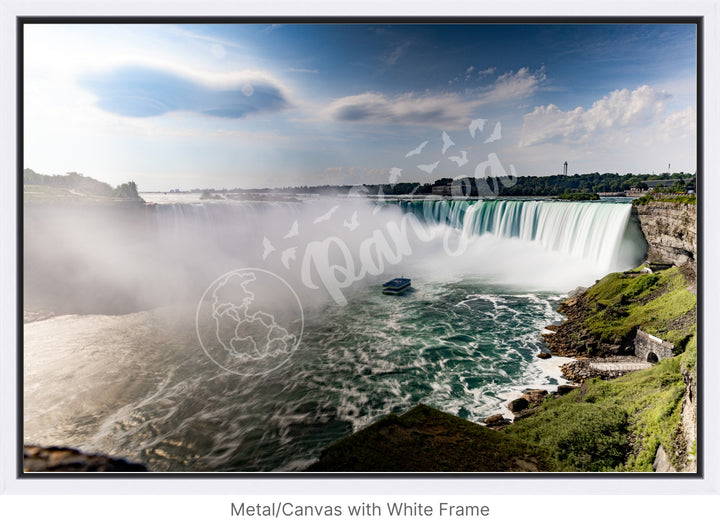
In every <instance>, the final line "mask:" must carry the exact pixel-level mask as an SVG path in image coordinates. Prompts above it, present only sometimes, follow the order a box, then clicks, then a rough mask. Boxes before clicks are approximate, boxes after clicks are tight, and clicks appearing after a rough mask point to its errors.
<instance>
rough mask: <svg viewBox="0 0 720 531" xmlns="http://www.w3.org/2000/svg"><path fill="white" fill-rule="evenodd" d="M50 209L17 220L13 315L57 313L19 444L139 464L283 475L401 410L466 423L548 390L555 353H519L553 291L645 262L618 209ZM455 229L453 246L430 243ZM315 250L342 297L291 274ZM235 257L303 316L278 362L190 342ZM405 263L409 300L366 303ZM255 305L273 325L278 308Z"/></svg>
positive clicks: (35, 336) (535, 205) (428, 204)
mask: <svg viewBox="0 0 720 531" xmlns="http://www.w3.org/2000/svg"><path fill="white" fill-rule="evenodd" d="M48 212H49V211H47V210H46V211H35V212H31V211H27V212H26V220H25V228H26V232H25V234H26V237H25V246H24V250H25V268H26V269H25V273H26V274H25V303H26V306H32V304H38V305H42V302H43V301H45V302H46V303H47V305H48V306H49V307H50V309H51V310H54V311H55V312H56V314H58V316H57V317H54V318H50V319H47V320H44V321H38V322H31V323H27V324H26V325H25V327H24V365H25V369H24V439H25V441H26V442H27V443H34V444H44V445H62V446H72V447H77V448H80V449H82V450H85V451H87V452H100V453H106V454H112V455H118V456H124V457H127V458H129V459H131V460H135V461H140V462H143V463H145V464H146V465H148V466H149V467H150V468H151V469H152V470H157V471H165V470H172V471H184V470H190V471H268V470H299V469H302V468H303V467H304V466H306V465H308V464H309V463H310V462H311V461H312V460H313V459H314V458H316V457H317V456H318V455H319V453H320V451H321V450H322V449H323V448H324V447H326V446H327V445H329V444H330V443H332V442H334V441H336V440H337V439H339V438H341V437H343V436H345V435H348V434H350V433H351V432H352V431H353V430H357V429H359V428H362V427H363V426H365V425H367V424H369V423H370V422H372V421H374V420H376V419H378V418H380V417H381V416H383V415H385V414H388V413H391V412H394V413H401V412H403V411H405V410H407V409H408V408H409V407H411V406H413V405H414V404H416V403H418V402H424V403H427V404H429V405H432V406H435V407H438V408H439V409H442V410H444V411H447V412H449V413H453V414H457V415H460V416H462V417H465V418H468V419H470V420H472V421H476V422H480V421H482V420H483V419H484V418H485V417H487V416H488V415H490V414H494V413H498V412H501V413H502V412H505V411H506V410H505V409H504V405H505V404H506V403H507V401H508V400H510V399H512V398H514V397H515V396H518V395H519V393H520V392H521V391H522V390H523V389H525V388H527V387H534V388H546V389H552V388H554V387H555V386H557V385H558V384H559V383H561V382H562V379H561V377H560V373H559V370H558V365H559V363H560V362H561V360H558V358H553V359H550V360H539V359H538V358H537V354H538V353H540V352H541V351H542V350H543V349H544V348H545V347H544V346H543V344H542V341H541V340H540V336H539V334H540V331H541V330H542V329H543V328H544V327H545V326H546V325H547V324H549V323H552V322H553V321H555V320H557V319H558V318H559V315H558V314H557V313H555V311H554V308H555V307H556V306H557V303H558V302H559V301H560V300H561V299H562V297H563V294H564V293H566V292H567V291H568V290H569V289H572V288H574V287H575V286H577V285H578V284H583V283H584V284H585V285H587V283H588V282H592V281H593V279H594V278H599V276H598V275H603V274H605V273H607V272H608V271H610V270H611V269H613V268H617V267H627V266H630V265H636V264H637V262H638V261H639V259H640V257H641V256H640V255H641V254H642V253H643V248H642V242H641V236H640V237H638V235H637V233H636V232H633V231H637V228H636V227H635V228H634V225H633V223H632V220H630V219H629V216H630V205H627V204H611V203H592V204H590V203H562V202H545V201H478V202H474V203H472V202H464V201H404V202H401V204H400V205H399V206H398V205H397V204H390V203H382V204H378V203H373V202H369V201H358V200H339V199H338V200H329V199H326V200H320V199H318V200H314V201H307V202H295V203H282V202H278V203H273V202H265V203H263V202H260V203H250V202H247V203H241V202H232V203H231V202H227V203H220V202H214V203H204V204H200V203H197V204H184V205H178V204H156V205H145V206H137V207H136V208H135V209H134V210H133V209H130V210H127V211H122V212H115V213H113V214H112V215H108V214H107V212H104V211H102V209H98V210H95V211H92V212H89V211H88V210H87V209H83V210H82V212H78V213H76V214H71V213H70V211H69V210H64V211H58V212H56V213H55V214H53V215H50V214H49V213H48ZM403 231H404V232H403ZM460 240H464V241H465V243H466V247H465V248H463V249H464V253H451V254H448V252H447V245H446V244H447V243H448V242H450V247H452V248H453V249H455V248H457V247H454V246H453V245H454V244H455V243H456V242H457V241H460ZM313 246H314V248H315V249H326V250H327V256H326V257H325V259H326V262H327V263H326V265H327V267H328V268H329V270H330V271H331V273H332V274H331V275H329V276H330V278H331V279H334V281H336V282H338V283H342V286H343V287H342V288H340V289H339V291H340V292H341V293H342V295H343V297H344V299H345V300H346V305H344V306H343V305H339V304H337V303H336V301H335V300H334V299H333V298H332V297H330V296H329V295H328V291H327V290H326V289H325V288H326V287H327V286H326V284H323V283H322V282H320V281H319V280H318V278H319V277H318V274H319V273H321V271H318V270H315V271H311V272H310V274H309V275H308V276H307V278H309V279H311V280H312V281H313V282H314V283H315V285H314V287H309V286H308V285H306V284H304V283H303V279H304V278H305V277H303V275H302V274H301V269H302V266H303V264H307V263H312V264H316V262H313V261H309V260H306V257H307V255H308V253H309V252H310V251H309V249H311V248H313ZM400 251H402V252H400ZM398 257H400V258H398ZM395 258H398V259H395ZM242 267H253V268H262V269H264V270H267V271H269V272H271V273H272V274H274V275H277V276H278V277H282V278H283V279H284V280H285V281H287V283H288V284H289V285H290V286H292V288H293V289H295V290H296V292H297V294H298V296H299V300H300V301H301V302H302V306H303V309H304V310H305V315H304V332H303V334H302V340H301V341H300V342H299V344H298V346H297V348H296V350H295V352H294V353H293V354H292V357H291V358H290V359H289V361H288V362H287V363H284V364H282V365H281V366H279V368H277V369H276V370H274V371H272V372H269V373H267V374H263V375H261V376H257V375H256V376H241V375H238V374H235V373H231V372H227V371H225V370H223V369H222V368H221V367H219V366H218V365H217V364H216V363H213V361H211V360H210V359H209V358H208V356H207V355H206V353H204V352H203V349H202V347H201V345H200V344H199V342H198V334H196V322H195V320H196V309H198V308H201V307H202V306H199V305H198V301H199V300H200V299H201V297H202V295H203V293H204V292H205V290H206V288H208V285H210V283H211V282H213V280H214V279H216V278H217V277H218V276H219V275H222V274H223V273H225V272H227V271H229V270H231V269H235V268H242ZM403 273H404V274H406V275H408V276H411V277H412V279H413V286H414V290H415V291H413V292H409V293H407V294H406V295H405V296H403V297H388V296H385V295H383V294H382V291H381V288H380V283H381V281H384V280H387V278H388V277H392V276H396V275H399V274H403ZM53 293H55V294H56V297H55V298H53V297H52V296H51V295H52V294H53ZM255 295H257V294H255ZM43 297H44V298H43ZM121 301H122V303H123V304H122V305H121V304H120V302H121ZM265 303H266V307H265V308H264V311H265V313H266V314H267V315H270V314H273V313H276V315H274V317H276V318H277V322H278V324H279V325H283V326H284V325H285V323H284V322H283V321H282V314H281V310H282V307H283V305H284V301H283V300H281V299H280V298H277V299H275V298H272V297H271V298H270V299H269V300H266V301H265ZM53 304H55V306H53ZM30 309H32V308H30ZM138 310H141V311H138ZM128 312H130V313H128ZM198 312H199V310H198ZM78 313H80V314H85V315H76V314H78ZM60 314H65V315H60ZM273 322H274V321H273ZM287 329H288V330H290V327H287ZM240 372H242V371H240Z"/></svg>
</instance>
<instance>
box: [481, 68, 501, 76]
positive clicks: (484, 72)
mask: <svg viewBox="0 0 720 531" xmlns="http://www.w3.org/2000/svg"><path fill="white" fill-rule="evenodd" d="M495 70H497V68H495V67H494V66H490V67H488V68H486V69H485V70H478V72H477V75H478V77H480V76H488V75H490V74H494V73H495Z"/></svg>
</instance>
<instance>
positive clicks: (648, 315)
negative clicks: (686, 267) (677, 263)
mask: <svg viewBox="0 0 720 531" xmlns="http://www.w3.org/2000/svg"><path fill="white" fill-rule="evenodd" d="M585 297H586V298H587V300H588V301H589V302H590V305H591V308H592V310H593V311H592V313H591V315H590V317H589V318H588V319H586V320H585V322H584V327H585V328H586V329H587V330H588V331H589V332H590V333H591V334H592V335H594V336H596V337H602V338H603V339H612V338H614V339H618V340H620V339H622V338H624V337H626V336H627V335H628V334H630V333H631V332H632V330H633V328H634V327H641V328H642V329H643V330H644V331H645V332H648V333H650V334H653V335H656V336H658V337H660V338H662V339H665V340H667V341H670V342H671V343H675V344H676V346H678V347H679V348H678V350H677V353H680V352H682V351H683V350H684V346H685V344H686V343H687V342H688V341H689V340H690V338H691V337H692V336H693V335H694V334H695V307H696V303H697V298H696V296H695V295H693V294H692V293H690V292H689V291H688V290H687V283H686V282H685V279H684V278H683V275H682V273H681V272H680V271H679V270H678V268H676V267H673V268H670V269H667V270H665V271H660V272H658V273H654V274H651V275H641V276H636V277H632V276H628V275H625V274H624V273H611V274H610V275H607V276H606V277H605V278H603V279H602V280H601V281H600V282H598V283H597V284H595V285H594V286H592V287H591V288H590V289H588V290H587V292H586V293H585Z"/></svg>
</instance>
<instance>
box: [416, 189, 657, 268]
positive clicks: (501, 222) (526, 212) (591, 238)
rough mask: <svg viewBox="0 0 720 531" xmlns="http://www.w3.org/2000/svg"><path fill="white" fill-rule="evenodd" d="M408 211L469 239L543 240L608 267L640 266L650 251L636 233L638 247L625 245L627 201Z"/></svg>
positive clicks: (445, 204)
mask: <svg viewBox="0 0 720 531" xmlns="http://www.w3.org/2000/svg"><path fill="white" fill-rule="evenodd" d="M402 206H403V209H404V210H405V211H407V212H412V213H414V214H415V215H417V216H419V217H421V218H422V219H424V220H426V221H431V222H432V221H434V222H436V223H446V224H448V225H450V226H452V227H455V228H458V229H460V230H461V231H462V232H463V234H464V235H465V236H466V237H468V236H472V235H478V236H481V235H484V234H491V235H493V236H495V237H496V238H505V239H507V238H518V239H520V240H524V241H531V242H538V243H539V244H541V245H542V247H543V248H545V249H547V250H550V251H558V252H560V253H563V254H566V255H568V256H572V257H576V258H582V259H585V260H590V261H592V262H593V263H596V264H598V265H599V267H600V268H602V269H607V270H609V269H610V268H624V267H629V266H633V265H637V263H638V261H639V260H640V259H641V258H642V256H643V254H644V252H645V250H646V247H645V248H644V247H643V242H642V235H641V234H639V235H638V234H637V233H636V232H635V233H634V234H632V235H630V236H628V237H633V238H634V239H635V243H636V244H637V245H636V248H635V249H625V252H624V253H623V254H622V255H621V254H620V251H621V242H622V240H623V238H624V237H626V232H628V231H630V230H632V228H633V227H632V226H630V227H629V226H628V223H629V219H630V212H631V206H630V205H629V204H627V203H588V202H585V203H574V202H560V201H478V202H475V203H470V202H467V201H408V202H403V203H402Z"/></svg>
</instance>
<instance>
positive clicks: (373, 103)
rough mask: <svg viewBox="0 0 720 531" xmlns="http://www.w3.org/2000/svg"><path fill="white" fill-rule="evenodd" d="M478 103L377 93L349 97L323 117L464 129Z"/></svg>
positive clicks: (452, 96)
mask: <svg viewBox="0 0 720 531" xmlns="http://www.w3.org/2000/svg"><path fill="white" fill-rule="evenodd" d="M474 107H475V102H473V101H465V100H463V99H461V98H460V97H459V96H457V95H455V94H443V95H436V96H415V95H414V94H404V95H401V96H397V97H395V98H389V97H387V96H385V95H383V94H379V93H376V92H366V93H364V94H358V95H354V96H346V97H344V98H339V99H337V100H335V101H333V102H332V103H331V104H330V105H329V106H327V107H326V108H325V110H324V111H323V114H324V115H325V116H326V117H327V118H329V119H331V120H334V121H341V122H359V123H376V124H387V125H400V124H411V125H413V124H414V125H432V126H435V127H446V128H452V127H465V126H467V122H468V116H470V114H471V113H472V110H473V108H474Z"/></svg>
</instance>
